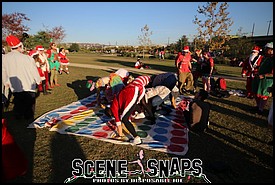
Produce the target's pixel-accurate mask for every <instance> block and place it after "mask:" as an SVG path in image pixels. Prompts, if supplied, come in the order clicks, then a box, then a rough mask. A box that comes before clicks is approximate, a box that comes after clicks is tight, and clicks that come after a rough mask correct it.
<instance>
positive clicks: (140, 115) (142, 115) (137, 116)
mask: <svg viewBox="0 0 275 185" xmlns="http://www.w3.org/2000/svg"><path fill="white" fill-rule="evenodd" d="M134 118H135V119H142V118H145V114H144V112H141V113H139V114H136V116H135V117H134Z"/></svg>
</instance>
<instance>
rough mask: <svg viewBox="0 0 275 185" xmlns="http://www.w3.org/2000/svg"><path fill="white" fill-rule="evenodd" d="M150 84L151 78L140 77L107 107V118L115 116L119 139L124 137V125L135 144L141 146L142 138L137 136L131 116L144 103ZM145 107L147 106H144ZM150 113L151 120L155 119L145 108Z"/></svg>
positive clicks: (149, 111)
mask: <svg viewBox="0 0 275 185" xmlns="http://www.w3.org/2000/svg"><path fill="white" fill-rule="evenodd" d="M149 82H150V76H138V77H137V78H135V80H134V81H133V82H131V83H130V84H128V85H127V86H126V87H124V88H123V89H122V90H121V91H120V92H119V93H118V95H117V96H115V97H114V100H113V102H112V104H111V106H110V107H106V109H105V113H106V115H107V116H109V117H111V116H114V118H115V122H116V125H117V131H118V136H117V138H118V139H121V137H123V133H122V125H121V122H123V123H124V125H125V127H126V128H127V130H128V131H129V132H130V133H131V135H132V136H133V138H134V140H133V144H135V145H139V144H141V143H142V141H141V138H140V137H139V136H138V135H137V132H136V130H135V128H134V126H133V124H132V123H131V121H130V120H129V119H130V116H131V114H132V113H133V112H134V111H135V109H136V105H137V104H139V103H141V104H143V102H145V100H144V95H145V86H146V85H148V84H149ZM144 106H145V105H144ZM144 108H145V110H146V111H148V113H149V115H150V118H149V119H151V120H153V119H154V117H153V114H152V112H151V110H149V109H148V108H147V107H146V106H145V107H144Z"/></svg>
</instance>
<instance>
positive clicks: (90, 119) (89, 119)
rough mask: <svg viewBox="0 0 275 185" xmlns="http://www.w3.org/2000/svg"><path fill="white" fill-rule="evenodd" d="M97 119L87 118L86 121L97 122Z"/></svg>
mask: <svg viewBox="0 0 275 185" xmlns="http://www.w3.org/2000/svg"><path fill="white" fill-rule="evenodd" d="M96 119H97V118H87V119H85V120H84V121H95V120H96Z"/></svg>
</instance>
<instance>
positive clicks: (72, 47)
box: [69, 43, 79, 52]
mask: <svg viewBox="0 0 275 185" xmlns="http://www.w3.org/2000/svg"><path fill="white" fill-rule="evenodd" d="M69 51H70V52H73V51H75V52H78V51H79V45H78V44H77V43H73V44H72V45H71V46H70V48H69Z"/></svg>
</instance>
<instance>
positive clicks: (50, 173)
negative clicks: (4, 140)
mask: <svg viewBox="0 0 275 185" xmlns="http://www.w3.org/2000/svg"><path fill="white" fill-rule="evenodd" d="M69 57H70V59H71V60H70V62H74V63H90V64H96V65H102V66H104V65H108V66H109V65H111V66H115V67H129V66H133V64H134V63H135V58H123V57H116V56H99V55H88V54H84V55H82V54H70V55H69ZM144 62H145V63H146V64H148V65H150V66H152V68H154V69H161V70H164V69H167V71H173V70H174V61H172V60H171V61H164V62H163V61H159V60H157V59H145V61H144ZM218 71H219V74H220V73H222V74H225V75H226V74H227V75H234V76H238V75H239V74H240V73H239V72H240V68H238V67H230V66H218ZM108 74H109V71H105V70H98V69H89V68H78V67H70V74H69V75H66V74H63V75H59V76H58V77H59V83H60V84H61V86H60V87H55V88H54V89H53V93H52V94H51V95H47V96H44V95H43V94H42V95H40V96H39V97H38V98H37V102H36V112H35V117H36V118H37V117H39V116H41V115H43V114H45V113H47V112H48V111H51V110H54V109H56V108H60V107H62V106H65V105H68V104H70V103H72V102H74V101H77V100H79V99H82V98H85V97H87V96H89V95H90V92H89V90H88V89H87V88H86V87H85V85H86V82H87V80H88V79H96V78H98V77H101V76H106V75H108ZM200 86H201V83H200ZM227 87H228V88H229V89H241V90H245V83H244V82H235V81H228V82H227ZM207 101H208V102H210V103H211V104H212V108H211V111H210V126H209V130H208V131H207V132H205V133H203V134H200V135H198V134H195V133H192V132H189V150H188V152H187V154H186V155H185V156H184V157H181V156H173V155H170V154H166V153H161V152H156V151H151V150H144V151H145V160H148V159H150V158H155V159H157V160H166V159H167V160H169V159H171V158H172V157H178V158H189V159H194V158H199V159H201V160H202V162H203V173H205V174H206V175H207V178H208V179H209V180H210V181H211V182H221V183H223V182H227V183H234V182H245V183H257V182H258V183H259V182H267V183H272V182H273V147H272V146H268V145H267V144H266V143H267V142H268V141H270V140H271V139H272V138H273V137H272V133H271V131H270V130H269V129H268V128H267V115H268V109H269V106H270V103H271V99H269V101H268V104H267V106H266V108H265V110H264V115H263V116H258V115H254V114H251V113H249V112H248V109H249V108H251V106H254V104H255V102H254V100H250V99H247V98H242V97H237V96H230V97H229V98H224V99H220V98H216V97H213V96H210V97H209V99H208V100H207ZM11 109H12V104H11V105H10V107H9V109H8V110H7V111H6V112H4V114H3V117H4V118H7V120H8V128H9V130H10V132H11V133H12V134H13V136H14V139H15V140H16V142H17V143H18V144H19V146H20V147H21V148H22V150H23V151H24V152H25V154H26V156H27V158H28V160H29V171H28V173H27V174H26V175H25V176H23V177H18V178H16V179H14V180H12V181H11V182H17V183H19V182H20V183H25V182H31V183H47V182H50V183H51V182H61V183H62V182H64V180H65V179H66V178H68V177H71V171H72V169H71V162H72V160H73V159H74V158H81V159H82V160H83V161H84V160H99V159H101V160H105V159H109V160H112V159H114V160H119V159H125V160H128V161H132V160H135V159H136V154H137V153H138V152H139V150H140V148H139V147H137V146H128V145H115V144H112V143H108V142H103V141H98V140H95V139H91V138H86V137H78V136H72V135H61V134H58V133H57V132H50V131H48V129H27V128H26V126H27V125H28V124H29V123H27V122H26V121H17V120H15V119H14V118H13V114H12V112H11ZM219 161H222V162H224V163H226V164H227V165H228V166H229V167H230V170H228V171H215V170H213V168H211V164H214V163H215V162H219ZM133 166H134V165H133ZM76 182H85V181H84V180H83V179H82V180H81V179H79V180H78V181H76ZM88 182H90V181H88Z"/></svg>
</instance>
